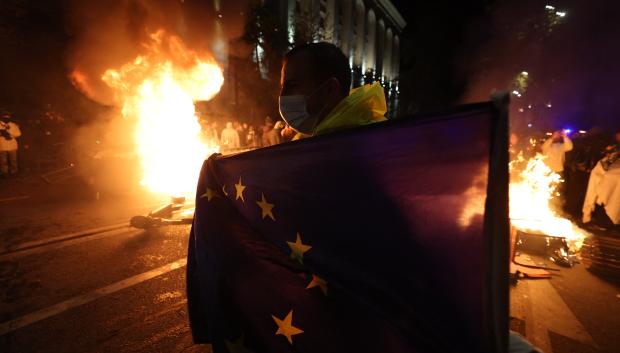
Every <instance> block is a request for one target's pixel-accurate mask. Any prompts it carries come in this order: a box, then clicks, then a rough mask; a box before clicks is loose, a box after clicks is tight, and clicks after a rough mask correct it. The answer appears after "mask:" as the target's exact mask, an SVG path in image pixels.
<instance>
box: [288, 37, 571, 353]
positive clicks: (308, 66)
mask: <svg viewBox="0 0 620 353" xmlns="http://www.w3.org/2000/svg"><path fill="white" fill-rule="evenodd" d="M348 62H349V61H348V59H347V57H346V56H345V55H344V54H343V53H342V51H340V49H338V47H336V46H335V45H333V44H329V43H310V44H303V45H301V46H297V47H295V48H293V49H292V50H291V51H289V52H288V53H287V54H286V55H285V57H284V62H283V65H282V73H281V79H280V84H281V90H280V98H279V108H280V115H281V116H282V118H283V119H284V121H286V123H287V125H288V127H290V128H291V129H293V130H294V131H296V132H297V135H296V136H295V137H294V138H293V139H294V140H295V139H300V138H304V137H309V136H314V135H320V134H324V133H329V132H333V131H337V130H343V129H347V128H352V127H355V126H360V125H367V124H371V123H374V122H378V121H383V120H386V119H385V117H384V114H385V112H386V111H387V107H386V102H385V96H384V93H383V88H382V87H381V85H379V83H378V82H375V83H374V84H372V85H371V84H367V85H364V86H362V87H359V88H356V89H353V90H351V91H349V87H350V85H351V70H350V67H349V63H348ZM288 127H287V128H285V129H284V130H283V131H282V134H283V135H285V134H287V133H288V132H287V131H286V130H287V129H288ZM564 137H565V136H564ZM565 139H566V140H567V141H568V143H570V140H569V139H568V138H567V137H565ZM566 147H568V144H567V146H566ZM570 149H572V144H571V145H570V148H569V149H567V150H570ZM563 158H564V156H563V155H562V164H563V163H564V159H563ZM509 352H510V353H521V352H523V353H536V352H540V351H539V350H538V349H537V348H536V347H533V346H532V345H531V344H530V343H529V342H528V341H527V340H525V339H524V338H523V337H521V336H519V335H518V334H516V333H514V332H511V333H510V338H509Z"/></svg>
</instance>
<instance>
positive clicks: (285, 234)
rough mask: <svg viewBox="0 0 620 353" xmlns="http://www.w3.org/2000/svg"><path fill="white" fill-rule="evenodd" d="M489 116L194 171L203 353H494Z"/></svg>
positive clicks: (463, 116) (193, 255)
mask: <svg viewBox="0 0 620 353" xmlns="http://www.w3.org/2000/svg"><path fill="white" fill-rule="evenodd" d="M505 120H506V117H505V116H503V115H502V113H501V109H498V108H497V107H496V106H494V105H493V104H491V103H480V104H474V105H468V106H463V107H460V108H457V109H455V110H452V111H450V112H446V113H443V114H439V115H434V116H430V117H416V118H412V119H401V120H398V121H390V122H385V123H378V124H375V125H372V126H367V127H362V128H357V129H353V130H348V131H344V132H340V133H334V134H330V135H325V136H320V137H315V138H309V139H306V140H302V141H297V142H293V143H285V144H282V145H278V146H274V147H270V148H264V149H259V150H255V151H250V152H246V153H242V154H238V155H233V156H227V157H223V156H219V155H218V156H213V157H211V158H209V160H207V161H206V162H205V163H204V165H203V168H202V172H201V175H200V180H199V182H198V190H197V196H196V211H195V216H194V217H195V218H194V223H193V226H192V231H191V233H190V243H189V251H188V267H187V296H188V306H189V315H190V325H191V329H192V334H193V337H194V340H195V341H196V342H197V343H207V342H208V343H212V344H213V349H214V351H215V352H503V351H504V350H505V346H506V335H507V332H508V327H507V296H508V290H507V286H508V283H507V267H508V255H507V239H508V215H507V184H508V172H507V142H506V139H507V138H506V135H507V132H506V130H507V126H506V122H505Z"/></svg>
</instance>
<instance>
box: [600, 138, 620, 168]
mask: <svg viewBox="0 0 620 353" xmlns="http://www.w3.org/2000/svg"><path fill="white" fill-rule="evenodd" d="M618 160H620V131H618V132H616V133H615V135H614V142H613V144H611V145H609V146H607V148H606V149H605V157H603V159H601V166H602V167H603V169H604V170H609V167H611V165H612V164H614V163H616V162H617V161H618Z"/></svg>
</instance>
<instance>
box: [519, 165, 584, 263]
mask: <svg viewBox="0 0 620 353" xmlns="http://www.w3.org/2000/svg"><path fill="white" fill-rule="evenodd" d="M544 160H545V157H544V156H542V155H540V154H538V155H536V156H535V157H533V158H531V159H529V160H528V161H527V165H526V167H525V169H524V170H523V171H522V172H521V173H520V174H519V180H511V181H510V221H511V223H512V225H513V226H515V227H516V228H517V229H520V230H523V231H530V232H541V233H544V234H546V235H549V236H553V237H564V238H566V241H567V243H568V245H569V247H570V248H571V250H573V251H577V250H579V249H580V248H581V245H582V244H583V240H584V239H585V237H586V236H587V235H588V234H589V233H588V232H586V231H584V230H583V229H581V228H579V227H577V226H576V225H574V224H573V223H572V222H571V221H570V220H568V219H566V218H563V217H561V216H560V215H558V214H557V212H555V211H554V210H553V209H552V207H550V204H549V202H550V201H551V200H552V199H553V198H555V197H557V196H559V193H558V191H557V187H558V185H559V184H560V183H562V182H564V181H563V180H561V178H560V175H558V174H557V173H554V172H553V171H551V169H549V167H548V166H547V165H546V164H545V162H544ZM517 161H519V162H524V161H525V160H524V159H523V157H522V155H521V154H520V155H519V157H518V160H517ZM517 161H513V162H511V168H512V166H513V165H514V163H515V162H517Z"/></svg>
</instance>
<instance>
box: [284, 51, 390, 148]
mask: <svg viewBox="0 0 620 353" xmlns="http://www.w3.org/2000/svg"><path fill="white" fill-rule="evenodd" d="M281 75H282V76H281V80H280V84H281V90H280V98H279V108H280V115H281V116H282V118H283V119H284V120H285V121H286V123H287V124H288V126H290V127H291V128H292V129H293V130H295V131H296V132H297V135H296V136H295V138H294V139H299V138H303V137H308V136H312V135H320V134H323V133H327V132H331V131H335V130H341V129H346V128H351V127H355V126H359V125H366V124H370V123H373V122H377V121H383V120H385V117H384V114H385V112H386V111H387V107H386V103H385V96H384V94H383V88H382V87H381V85H379V83H378V82H375V83H374V84H372V85H370V84H368V85H365V86H363V87H360V88H357V89H354V90H352V91H350V92H349V88H350V86H351V69H350V67H349V60H348V59H347V57H346V56H345V55H344V54H343V53H342V51H341V50H340V49H339V48H338V47H336V46H335V45H333V44H330V43H309V44H303V45H300V46H297V47H295V48H293V49H292V50H291V51H289V52H288V53H286V55H285V57H284V62H283V64H282V73H281Z"/></svg>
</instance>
